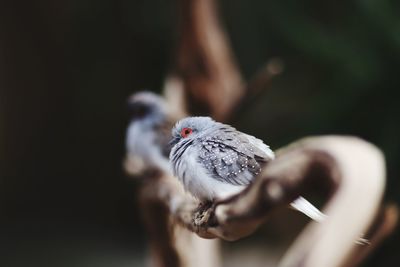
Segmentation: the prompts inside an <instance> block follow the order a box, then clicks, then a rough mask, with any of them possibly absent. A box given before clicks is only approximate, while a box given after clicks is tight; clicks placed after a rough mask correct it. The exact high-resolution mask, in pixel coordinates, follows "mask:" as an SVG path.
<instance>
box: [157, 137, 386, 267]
mask: <svg viewBox="0 0 400 267" xmlns="http://www.w3.org/2000/svg"><path fill="white" fill-rule="evenodd" d="M323 183H328V184H330V187H331V188H336V190H335V192H334V194H333V197H332V198H331V199H330V201H329V202H328V203H327V205H326V206H325V208H324V213H325V214H327V216H328V219H327V220H326V221H324V222H322V223H311V224H310V225H309V226H308V227H307V228H306V229H305V231H304V232H303V233H302V234H301V235H300V237H299V239H298V240H297V241H296V242H295V244H294V245H293V246H292V248H291V249H290V250H289V251H288V253H287V254H286V256H285V257H284V259H283V261H282V264H281V266H299V264H300V262H301V263H302V266H327V267H329V266H340V265H341V264H343V263H344V262H345V260H346V259H347V256H349V255H350V253H351V251H352V250H353V249H354V247H355V241H356V240H357V239H358V238H359V237H360V235H362V233H365V232H366V231H367V230H368V227H369V225H370V223H371V222H372V219H373V218H374V216H375V214H376V212H377V210H378V207H379V205H380V201H381V197H382V192H383V188H384V184H385V167H384V161H383V156H382V154H381V152H380V151H379V150H378V149H377V148H376V147H374V146H373V145H371V144H369V143H367V142H365V141H363V140H360V139H357V138H354V137H340V136H329V137H312V138H307V139H304V140H300V141H298V142H296V143H294V144H292V145H289V146H288V147H287V148H284V149H281V150H279V151H278V153H277V158H276V159H275V160H274V161H272V162H271V163H270V164H268V165H267V167H266V168H265V169H264V171H263V172H262V174H260V176H259V177H258V178H257V179H256V181H255V182H254V183H253V184H252V185H251V186H250V187H249V188H248V189H247V190H245V191H244V192H242V193H241V194H239V195H237V196H235V197H233V198H231V199H229V200H226V201H224V202H221V203H218V204H217V205H216V207H215V210H214V212H213V213H212V214H210V217H209V219H208V220H206V223H205V224H200V225H199V224H198V223H197V220H196V218H198V217H199V216H208V215H207V214H206V215H204V214H200V215H199V214H198V212H197V203H196V201H194V200H193V199H191V198H190V197H188V196H187V195H185V194H183V193H179V192H176V191H175V190H174V189H173V188H169V189H167V191H170V192H171V194H169V195H168V196H167V197H166V198H164V200H165V203H168V205H169V207H170V212H171V213H172V215H173V216H174V217H175V219H176V220H178V221H180V222H181V223H182V224H183V225H184V226H185V227H187V228H188V229H189V230H191V231H194V232H196V233H197V234H198V235H200V236H202V237H205V238H215V237H219V238H222V239H225V240H237V239H239V238H242V237H244V236H247V235H249V234H251V233H252V232H254V231H255V230H256V229H257V228H258V227H259V225H260V224H262V223H263V222H264V220H265V219H266V217H267V216H268V215H271V214H272V212H273V211H274V210H275V209H277V208H279V207H283V206H286V205H287V204H288V203H290V202H291V201H293V200H294V199H295V198H297V197H298V196H299V195H301V194H302V193H303V192H305V191H306V190H307V189H310V187H312V185H315V184H323ZM312 189H314V190H316V188H312ZM164 190H166V187H164ZM173 191H175V193H172V192H173ZM327 251H329V253H327Z"/></svg>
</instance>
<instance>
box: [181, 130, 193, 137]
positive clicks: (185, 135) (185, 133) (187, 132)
mask: <svg viewBox="0 0 400 267" xmlns="http://www.w3.org/2000/svg"><path fill="white" fill-rule="evenodd" d="M192 132H193V130H192V129H191V128H183V129H182V131H181V136H182V137H183V138H186V137H188V136H189V135H190V134H191V133H192Z"/></svg>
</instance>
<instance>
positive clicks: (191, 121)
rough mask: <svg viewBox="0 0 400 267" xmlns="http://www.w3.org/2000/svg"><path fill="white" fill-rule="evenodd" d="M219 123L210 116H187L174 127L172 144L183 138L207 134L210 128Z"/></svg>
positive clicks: (189, 138) (187, 138) (188, 138)
mask: <svg viewBox="0 0 400 267" xmlns="http://www.w3.org/2000/svg"><path fill="white" fill-rule="evenodd" d="M216 124H217V123H216V122H215V121H214V120H213V119H211V118H210V117H187V118H184V119H182V120H180V121H178V122H177V123H176V124H175V126H174V128H173V129H172V140H171V142H170V145H171V146H173V145H175V144H177V143H179V142H180V141H181V140H191V139H194V138H196V137H199V136H202V135H205V134H206V133H208V131H209V130H210V129H212V128H213V127H215V125H216Z"/></svg>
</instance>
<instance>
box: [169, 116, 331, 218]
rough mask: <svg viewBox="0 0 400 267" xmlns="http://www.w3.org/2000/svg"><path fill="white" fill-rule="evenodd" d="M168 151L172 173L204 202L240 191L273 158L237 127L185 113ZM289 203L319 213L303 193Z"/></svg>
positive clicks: (311, 214) (318, 215) (309, 213)
mask: <svg viewBox="0 0 400 267" xmlns="http://www.w3.org/2000/svg"><path fill="white" fill-rule="evenodd" d="M172 137H173V139H172V141H171V144H172V145H174V146H173V147H172V149H171V153H170V155H169V157H170V161H171V164H172V170H173V172H174V175H175V176H177V177H178V179H179V180H180V181H181V182H182V184H183V186H184V188H185V189H186V190H187V191H189V192H190V193H191V194H192V195H193V196H194V197H196V198H198V199H199V200H200V201H202V202H203V203H207V202H214V201H215V200H221V199H225V198H227V197H230V196H232V195H235V194H237V193H239V192H241V191H242V190H243V189H244V188H246V187H247V186H248V185H249V184H250V183H251V182H252V181H253V179H254V178H255V177H256V176H257V175H258V174H259V173H260V172H261V168H262V167H263V166H264V165H265V164H266V163H267V162H268V161H270V160H272V159H274V153H273V151H272V150H271V149H270V148H269V146H267V145H266V144H264V142H263V141H261V140H260V139H257V138H255V137H254V136H251V135H248V134H245V133H242V132H239V131H237V130H236V129H235V128H233V127H232V126H230V125H226V124H223V123H219V122H216V121H214V120H212V119H211V118H210V117H188V118H185V119H182V120H180V121H178V122H177V123H176V124H175V127H174V128H173V130H172ZM291 206H292V207H293V208H295V209H297V210H299V211H300V212H303V213H304V214H305V215H307V216H309V217H310V218H312V219H314V220H322V219H323V218H324V214H322V213H321V212H320V211H319V210H318V209H317V208H315V207H314V206H313V205H312V204H311V203H309V202H308V201H307V200H306V199H304V198H303V197H299V198H298V199H296V200H295V201H294V202H292V203H291Z"/></svg>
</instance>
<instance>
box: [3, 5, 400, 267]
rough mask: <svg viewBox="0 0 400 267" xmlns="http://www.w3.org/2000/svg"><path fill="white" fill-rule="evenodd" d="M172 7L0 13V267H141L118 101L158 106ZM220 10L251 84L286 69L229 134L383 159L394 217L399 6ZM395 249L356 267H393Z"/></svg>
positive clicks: (398, 192) (171, 41)
mask: <svg viewBox="0 0 400 267" xmlns="http://www.w3.org/2000/svg"><path fill="white" fill-rule="evenodd" d="M175 5H176V3H175V2H173V1H162V0H136V1H132V0H131V1H127V0H112V1H111V0H97V1H92V0H91V1H89V0H80V1H65V0H60V1H49V0H44V1H9V2H8V3H5V2H4V1H2V2H1V3H0V266H5V267H13V266H25V265H28V266H60V267H62V266H85V267H86V266H96V267H98V266H114V267H120V266H121V267H122V266H123V267H125V266H143V265H144V262H145V260H144V257H145V245H146V243H145V242H146V241H145V236H144V234H143V227H142V225H141V223H140V219H139V217H138V210H137V208H136V204H135V190H136V184H135V181H133V180H131V179H129V178H128V177H126V175H125V174H124V172H123V170H122V163H121V162H122V159H123V156H124V138H125V127H126V125H127V123H128V114H127V111H126V99H127V97H128V95H130V94H131V93H133V92H135V91H137V90H141V89H150V90H153V91H156V92H160V90H161V87H162V84H163V79H164V78H165V75H166V73H167V71H168V70H169V69H170V66H171V64H172V56H173V52H174V47H175V44H176V36H177V33H176V32H175V31H174V29H175V22H176V6H175ZM219 7H220V8H219V10H220V13H221V17H222V22H223V24H224V26H225V27H226V29H227V31H228V34H229V38H230V40H231V42H232V46H233V50H234V52H235V54H236V58H237V61H238V64H239V66H240V68H241V71H242V73H243V74H244V76H245V78H246V79H247V80H249V79H251V77H252V76H253V75H254V74H255V73H256V72H257V71H258V70H259V69H260V68H262V67H263V66H264V64H265V63H266V62H268V61H269V60H271V59H274V60H279V61H280V62H282V64H283V66H284V70H283V72H282V74H281V75H279V76H277V77H276V78H275V79H274V80H273V81H272V83H271V84H269V85H268V88H265V91H264V92H263V93H262V96H261V97H259V98H258V101H257V102H254V103H253V104H252V105H251V106H249V108H248V109H247V110H246V111H245V112H244V113H242V115H241V116H240V118H239V119H238V120H237V122H235V126H236V127H237V128H239V129H240V130H242V131H244V132H248V133H250V134H254V135H256V136H258V137H260V138H262V139H263V140H264V141H266V142H267V143H268V144H269V145H271V147H272V148H274V149H275V148H279V147H281V146H283V145H285V144H287V143H289V142H292V141H294V140H296V139H298V138H301V137H303V136H306V135H320V134H351V135H356V136H360V137H362V138H364V139H366V140H368V141H370V142H372V143H374V144H376V145H378V146H379V147H380V148H381V149H382V150H383V151H384V153H385V155H386V159H387V168H388V186H387V192H386V195H385V198H386V200H387V201H392V202H397V203H399V202H400V183H399V175H400V165H399V162H400V138H399V137H400V117H399V115H400V104H399V101H400V93H399V91H400V81H399V78H398V76H399V75H398V72H399V70H400V12H399V11H400V2H399V1H394V0H379V1H378V0H354V1H322V2H321V1H316V0H304V1H293V0H290V1H278V0H269V1H264V0H252V1H244V0H222V1H219ZM260 118H263V121H262V122H261V121H260V120H259V119H260ZM296 218H298V217H296ZM266 238H267V237H266ZM399 241H400V240H399V234H398V233H395V234H394V235H393V236H392V237H391V238H390V239H389V240H387V241H386V242H385V243H384V244H383V246H381V247H380V249H378V250H377V251H376V252H375V253H374V254H373V255H371V257H369V259H368V260H367V262H366V263H365V264H364V265H363V266H399V264H400V256H399V255H398V251H399V249H400V245H399V244H400V243H399ZM244 242H248V240H247V241H246V240H245V241H244ZM226 246H227V250H228V251H229V248H230V246H232V245H231V244H229V245H226Z"/></svg>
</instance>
